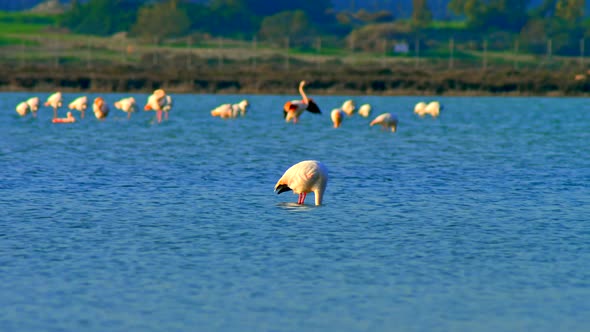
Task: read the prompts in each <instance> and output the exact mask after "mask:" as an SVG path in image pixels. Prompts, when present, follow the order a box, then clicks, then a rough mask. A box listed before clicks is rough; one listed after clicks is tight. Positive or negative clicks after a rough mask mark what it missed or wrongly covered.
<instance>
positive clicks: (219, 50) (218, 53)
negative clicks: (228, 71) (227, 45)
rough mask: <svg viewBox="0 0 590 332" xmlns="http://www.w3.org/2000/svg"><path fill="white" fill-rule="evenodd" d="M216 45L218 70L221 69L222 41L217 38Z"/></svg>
mask: <svg viewBox="0 0 590 332" xmlns="http://www.w3.org/2000/svg"><path fill="white" fill-rule="evenodd" d="M217 45H218V50H217V66H218V67H219V69H222V68H223V54H222V52H221V51H222V50H223V39H221V37H220V38H218V39H217Z"/></svg>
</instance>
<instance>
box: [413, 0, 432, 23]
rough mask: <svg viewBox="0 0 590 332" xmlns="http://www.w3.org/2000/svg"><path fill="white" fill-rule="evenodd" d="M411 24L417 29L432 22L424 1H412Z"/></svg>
mask: <svg viewBox="0 0 590 332" xmlns="http://www.w3.org/2000/svg"><path fill="white" fill-rule="evenodd" d="M412 5H413V8H414V9H413V11H412V23H413V24H414V26H417V27H426V26H427V25H428V24H429V23H430V22H431V21H432V12H431V11H430V8H428V4H427V3H426V0H412Z"/></svg>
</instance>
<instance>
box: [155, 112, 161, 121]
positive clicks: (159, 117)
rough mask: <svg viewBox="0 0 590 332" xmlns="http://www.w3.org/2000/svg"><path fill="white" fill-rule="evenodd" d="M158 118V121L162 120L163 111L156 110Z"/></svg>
mask: <svg viewBox="0 0 590 332" xmlns="http://www.w3.org/2000/svg"><path fill="white" fill-rule="evenodd" d="M156 118H157V119H158V123H160V122H162V111H156Z"/></svg>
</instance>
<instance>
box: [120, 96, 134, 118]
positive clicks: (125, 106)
mask: <svg viewBox="0 0 590 332" xmlns="http://www.w3.org/2000/svg"><path fill="white" fill-rule="evenodd" d="M115 108H117V109H119V110H121V111H123V112H125V113H127V119H129V118H131V113H133V112H135V111H136V109H137V107H136V103H135V98H133V97H128V98H123V99H121V100H119V101H117V102H115Z"/></svg>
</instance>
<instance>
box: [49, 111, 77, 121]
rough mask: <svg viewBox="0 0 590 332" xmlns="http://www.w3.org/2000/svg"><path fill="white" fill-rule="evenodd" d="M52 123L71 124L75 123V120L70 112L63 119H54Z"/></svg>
mask: <svg viewBox="0 0 590 332" xmlns="http://www.w3.org/2000/svg"><path fill="white" fill-rule="evenodd" d="M52 122H53V123H73V122H76V118H75V117H74V116H73V115H72V112H68V113H67V116H66V117H65V118H55V119H53V120H52Z"/></svg>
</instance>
